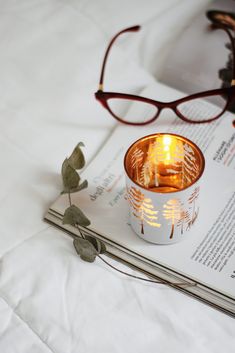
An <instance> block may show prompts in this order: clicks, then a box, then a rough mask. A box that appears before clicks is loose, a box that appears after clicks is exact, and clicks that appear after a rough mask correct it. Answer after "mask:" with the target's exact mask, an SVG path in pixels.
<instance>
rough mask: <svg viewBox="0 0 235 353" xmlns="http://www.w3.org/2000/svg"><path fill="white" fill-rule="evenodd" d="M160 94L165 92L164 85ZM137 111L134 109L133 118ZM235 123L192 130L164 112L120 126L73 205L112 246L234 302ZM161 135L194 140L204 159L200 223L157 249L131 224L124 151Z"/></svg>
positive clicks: (228, 117)
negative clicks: (142, 139) (142, 121)
mask: <svg viewBox="0 0 235 353" xmlns="http://www.w3.org/2000/svg"><path fill="white" fill-rule="evenodd" d="M162 89H163V90H164V92H166V87H165V86H163V88H162ZM156 90H161V85H159V84H155V85H153V86H151V87H149V88H148V89H147V90H146V91H145V92H143V95H144V96H152V95H153V94H155V92H156ZM174 94H175V96H177V95H179V92H177V91H174V90H171V89H169V95H171V96H172V97H173V96H174ZM134 109H135V105H134V104H133V106H132V108H131V110H132V112H129V113H133V112H134ZM138 109H139V106H138ZM195 109H196V107H195ZM233 120H234V117H233V115H232V114H230V113H226V114H225V115H224V116H223V117H222V118H221V119H219V120H218V121H215V122H212V123H209V124H208V123H207V124H199V125H194V124H193V125H192V124H188V123H184V122H181V121H180V119H179V118H176V117H175V115H174V114H172V113H171V112H170V111H168V110H165V111H163V112H162V113H161V116H160V117H159V118H158V120H157V122H156V123H154V124H152V125H150V126H145V127H133V126H123V125H119V126H118V127H117V128H116V130H115V131H114V133H113V134H112V135H111V137H110V139H109V140H108V142H107V143H106V144H105V146H104V147H103V148H102V149H101V151H100V152H99V154H98V155H97V156H96V158H95V159H94V161H93V162H91V163H90V164H89V166H88V168H87V169H86V170H85V171H84V173H83V174H82V176H83V178H84V179H87V180H88V182H89V186H88V189H86V190H84V191H82V192H80V193H75V194H72V195H71V196H72V203H74V204H75V205H77V206H78V207H81V209H82V210H83V212H84V213H85V214H86V215H87V217H88V218H89V219H90V220H91V226H90V227H89V228H90V229H92V230H94V231H96V232H98V233H100V234H102V235H103V236H104V237H106V238H107V239H109V240H110V241H111V242H113V244H118V245H120V246H121V247H123V249H128V250H129V251H130V252H131V253H133V254H137V255H140V256H143V257H144V258H145V259H148V260H149V261H151V262H152V263H153V264H154V263H156V264H161V265H163V266H166V267H167V268H169V269H173V270H174V271H176V272H178V273H180V274H183V275H186V276H188V277H190V278H192V279H194V280H196V281H198V282H200V283H203V284H205V285H207V286H210V287H211V288H213V289H215V290H217V291H219V292H221V293H224V294H225V295H227V296H229V297H230V298H235V272H234V271H235V173H234V169H235V128H234V127H233V124H232V122H233ZM157 132H174V133H179V134H181V135H184V136H186V137H188V138H190V139H191V140H193V141H194V142H195V143H196V144H198V145H199V146H200V147H201V148H202V150H203V153H204V154H205V159H206V167H205V172H204V175H203V177H202V183H201V192H200V211H199V217H198V220H197V222H196V223H195V225H194V227H192V229H191V230H190V232H189V233H188V237H187V239H185V240H184V241H182V242H179V243H175V244H172V245H155V244H151V243H148V242H146V241H145V240H143V239H141V238H139V237H138V236H137V235H136V234H135V233H134V231H133V230H132V229H131V227H130V225H129V217H128V216H129V206H128V203H127V201H126V200H125V175H124V167H123V158H124V155H125V152H126V150H127V149H128V147H129V146H130V145H131V144H132V143H133V142H134V141H135V140H137V139H138V138H140V137H143V136H145V135H148V134H151V133H157ZM68 206H69V204H68V197H67V195H62V196H60V197H59V199H58V200H57V201H56V202H55V203H54V204H53V205H52V207H51V209H53V210H55V211H56V212H58V213H60V214H63V213H64V210H65V209H66V208H67V207H68ZM169 231H170V225H169Z"/></svg>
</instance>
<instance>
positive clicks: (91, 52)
mask: <svg viewBox="0 0 235 353" xmlns="http://www.w3.org/2000/svg"><path fill="white" fill-rule="evenodd" d="M207 2H208V1H197V2H195V1H193V0H190V1H189V0H187V1H185V0H167V1H164V2H162V1H160V0H158V1H157V0H149V1H148V2H146V1H143V0H136V1H134V0H126V1H123V0H122V1H119V2H117V1H115V0H109V1H108V0H100V1H97V2H96V1H85V0H84V1H81V0H80V1H79V0H67V1H66V0H21V1H17V0H8V1H0V78H1V80H0V161H1V173H0V175H1V186H2V187H1V188H0V200H1V202H0V352H1V353H2V352H3V353H13V352H14V353H15V352H16V353H37V352H42V353H44V352H45V353H47V352H54V353H57V352H58V353H65V352H66V353H75V352H76V353H77V352H83V353H85V352H97V353H98V352H102V353H103V352H143V351H147V352H170V351H172V350H174V352H197V353H198V352H207V353H208V352H213V353H215V352H221V350H223V351H224V352H230V351H231V352H232V351H233V349H234V346H235V338H234V321H233V319H231V318H229V317H227V316H225V315H224V314H222V313H219V312H217V311H215V310H213V309H211V308H209V307H207V306H205V305H203V304H201V303H199V302H197V301H195V300H193V299H191V298H188V297H186V296H184V295H182V294H180V293H178V292H177V291H174V290H172V289H169V288H166V287H163V286H161V285H151V284H143V283H139V282H137V281H135V280H130V279H128V278H125V277H123V276H121V275H118V274H117V273H114V272H113V271H112V270H110V269H109V268H107V267H106V266H105V265H104V264H103V263H101V262H100V261H99V260H97V261H96V262H95V263H94V264H88V263H84V262H82V261H80V260H79V258H78V257H77V256H76V253H75V250H74V249H73V246H72V241H71V239H69V238H68V237H67V236H65V235H64V234H63V233H61V232H59V231H57V230H56V229H54V228H52V227H49V226H48V225H47V224H45V223H44V222H43V220H42V219H43V215H44V213H45V212H46V210H47V208H48V206H49V205H50V204H51V203H52V201H54V199H55V198H56V197H57V195H58V194H59V192H60V190H61V180H60V173H59V171H60V166H61V163H62V161H63V159H64V158H65V156H66V154H69V153H70V152H71V150H72V148H73V147H74V145H75V144H76V143H77V142H78V141H83V142H84V143H85V145H86V148H85V154H86V156H87V160H88V161H89V160H90V159H91V158H92V157H93V156H94V154H95V152H96V150H97V148H99V147H100V146H101V144H102V143H103V142H104V141H105V139H106V138H107V137H108V136H109V134H110V133H111V131H112V129H113V128H114V126H115V121H114V120H113V119H112V118H111V117H110V116H109V114H108V113H106V112H105V110H104V109H103V108H102V107H101V106H99V104H98V103H97V102H96V101H95V99H94V97H93V92H94V91H95V90H96V89H97V82H98V78H99V70H100V65H101V60H102V57H103V53H104V49H105V47H106V45H107V42H108V40H109V38H110V36H111V35H113V34H114V33H115V32H116V31H117V30H119V29H122V28H123V27H125V26H129V25H133V24H136V23H140V24H144V26H143V32H142V34H138V35H137V34H135V36H137V37H138V36H139V37H138V38H137V37H136V39H134V38H133V37H131V36H134V34H132V35H130V36H129V35H127V36H126V38H123V40H122V41H121V42H120V43H119V45H117V46H116V48H114V50H113V53H112V58H111V60H110V64H109V70H108V74H107V87H112V88H114V89H122V90H123V91H124V90H125V89H128V90H129V91H134V92H138V91H139V90H140V89H141V88H142V87H143V86H145V85H146V84H148V83H150V82H152V81H153V80H154V79H155V77H154V75H155V76H156V77H157V75H158V72H160V70H161V66H162V64H163V61H164V56H165V55H166V52H167V51H168V49H169V46H170V43H171V42H172V40H173V39H174V37H175V36H176V35H177V34H178V33H179V32H180V31H182V30H183V28H184V27H185V26H186V25H187V23H188V21H189V20H190V19H191V17H192V16H193V15H194V14H195V13H196V12H197V11H198V10H199V9H200V8H202V7H203V6H205V3H207ZM189 3H190V5H189ZM163 15H164V17H163ZM164 18H165V20H164ZM170 23H171V25H170ZM173 29H174V30H173ZM146 38H148V39H146ZM132 40H134V41H133V44H131V43H132ZM143 52H144V55H143ZM154 55H155V56H158V59H159V60H157V61H154V60H153V56H154ZM113 263H114V262H113ZM115 264H116V265H117V266H119V267H122V265H120V264H117V263H115Z"/></svg>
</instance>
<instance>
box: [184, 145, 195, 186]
mask: <svg viewBox="0 0 235 353" xmlns="http://www.w3.org/2000/svg"><path fill="white" fill-rule="evenodd" d="M182 174H183V179H182V180H183V184H184V185H185V184H186V185H188V184H191V182H192V181H193V180H194V179H195V178H196V177H197V175H198V165H197V163H196V157H195V154H194V151H193V149H192V147H191V146H190V145H188V144H187V143H185V144H184V162H183V163H182Z"/></svg>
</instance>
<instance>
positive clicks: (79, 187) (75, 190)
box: [61, 180, 88, 194]
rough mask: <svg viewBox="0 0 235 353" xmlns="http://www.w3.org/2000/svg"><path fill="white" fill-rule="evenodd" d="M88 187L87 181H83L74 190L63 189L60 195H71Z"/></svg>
mask: <svg viewBox="0 0 235 353" xmlns="http://www.w3.org/2000/svg"><path fill="white" fill-rule="evenodd" d="M87 187H88V181H87V180H84V181H83V182H82V183H81V184H80V185H78V187H77V188H75V189H64V190H63V191H62V192H61V194H68V193H70V194H72V193H74V192H78V191H81V190H83V189H86V188H87Z"/></svg>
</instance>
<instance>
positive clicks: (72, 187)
mask: <svg viewBox="0 0 235 353" xmlns="http://www.w3.org/2000/svg"><path fill="white" fill-rule="evenodd" d="M81 147H84V144H83V143H82V142H79V143H78V144H77V146H76V147H75V148H74V150H73V152H72V154H71V156H70V157H69V158H66V159H65V160H64V162H63V164H62V169H61V174H62V180H63V186H64V189H63V191H62V192H61V194H68V201H69V207H68V208H66V210H65V212H64V216H63V219H62V223H63V224H69V225H72V226H74V227H76V228H77V229H78V231H79V234H80V236H81V238H75V239H74V241H73V244H74V247H75V249H76V252H77V253H78V255H80V258H81V259H82V260H84V261H87V262H94V261H95V259H96V257H99V259H100V260H102V261H103V262H104V263H105V264H106V265H108V266H109V267H111V268H112V269H114V270H115V271H117V272H119V273H122V274H124V275H126V276H129V277H132V278H135V279H139V280H142V281H145V282H152V283H160V284H166V285H169V286H171V287H177V286H190V285H189V284H185V283H170V282H167V281H165V280H152V279H149V278H143V277H139V276H135V275H132V274H130V273H128V272H125V271H122V270H120V269H118V268H117V267H115V266H113V265H112V264H111V263H109V262H108V261H107V260H105V259H104V258H103V257H102V256H101V255H102V254H105V253H106V247H105V244H104V243H103V242H102V241H101V240H99V239H97V238H95V237H93V236H90V235H87V234H86V235H85V234H83V232H82V231H81V229H80V227H83V228H86V227H88V226H89V225H90V224H91V222H90V220H89V219H88V218H87V216H86V215H85V214H84V213H83V212H82V210H81V209H80V208H79V207H78V206H76V205H73V203H72V196H71V194H73V193H74V192H80V191H82V190H84V189H85V188H87V186H88V182H87V180H84V181H81V177H80V175H79V174H78V170H80V169H82V168H83V167H84V166H85V157H84V154H83V152H82V150H81ZM192 285H194V284H192Z"/></svg>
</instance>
